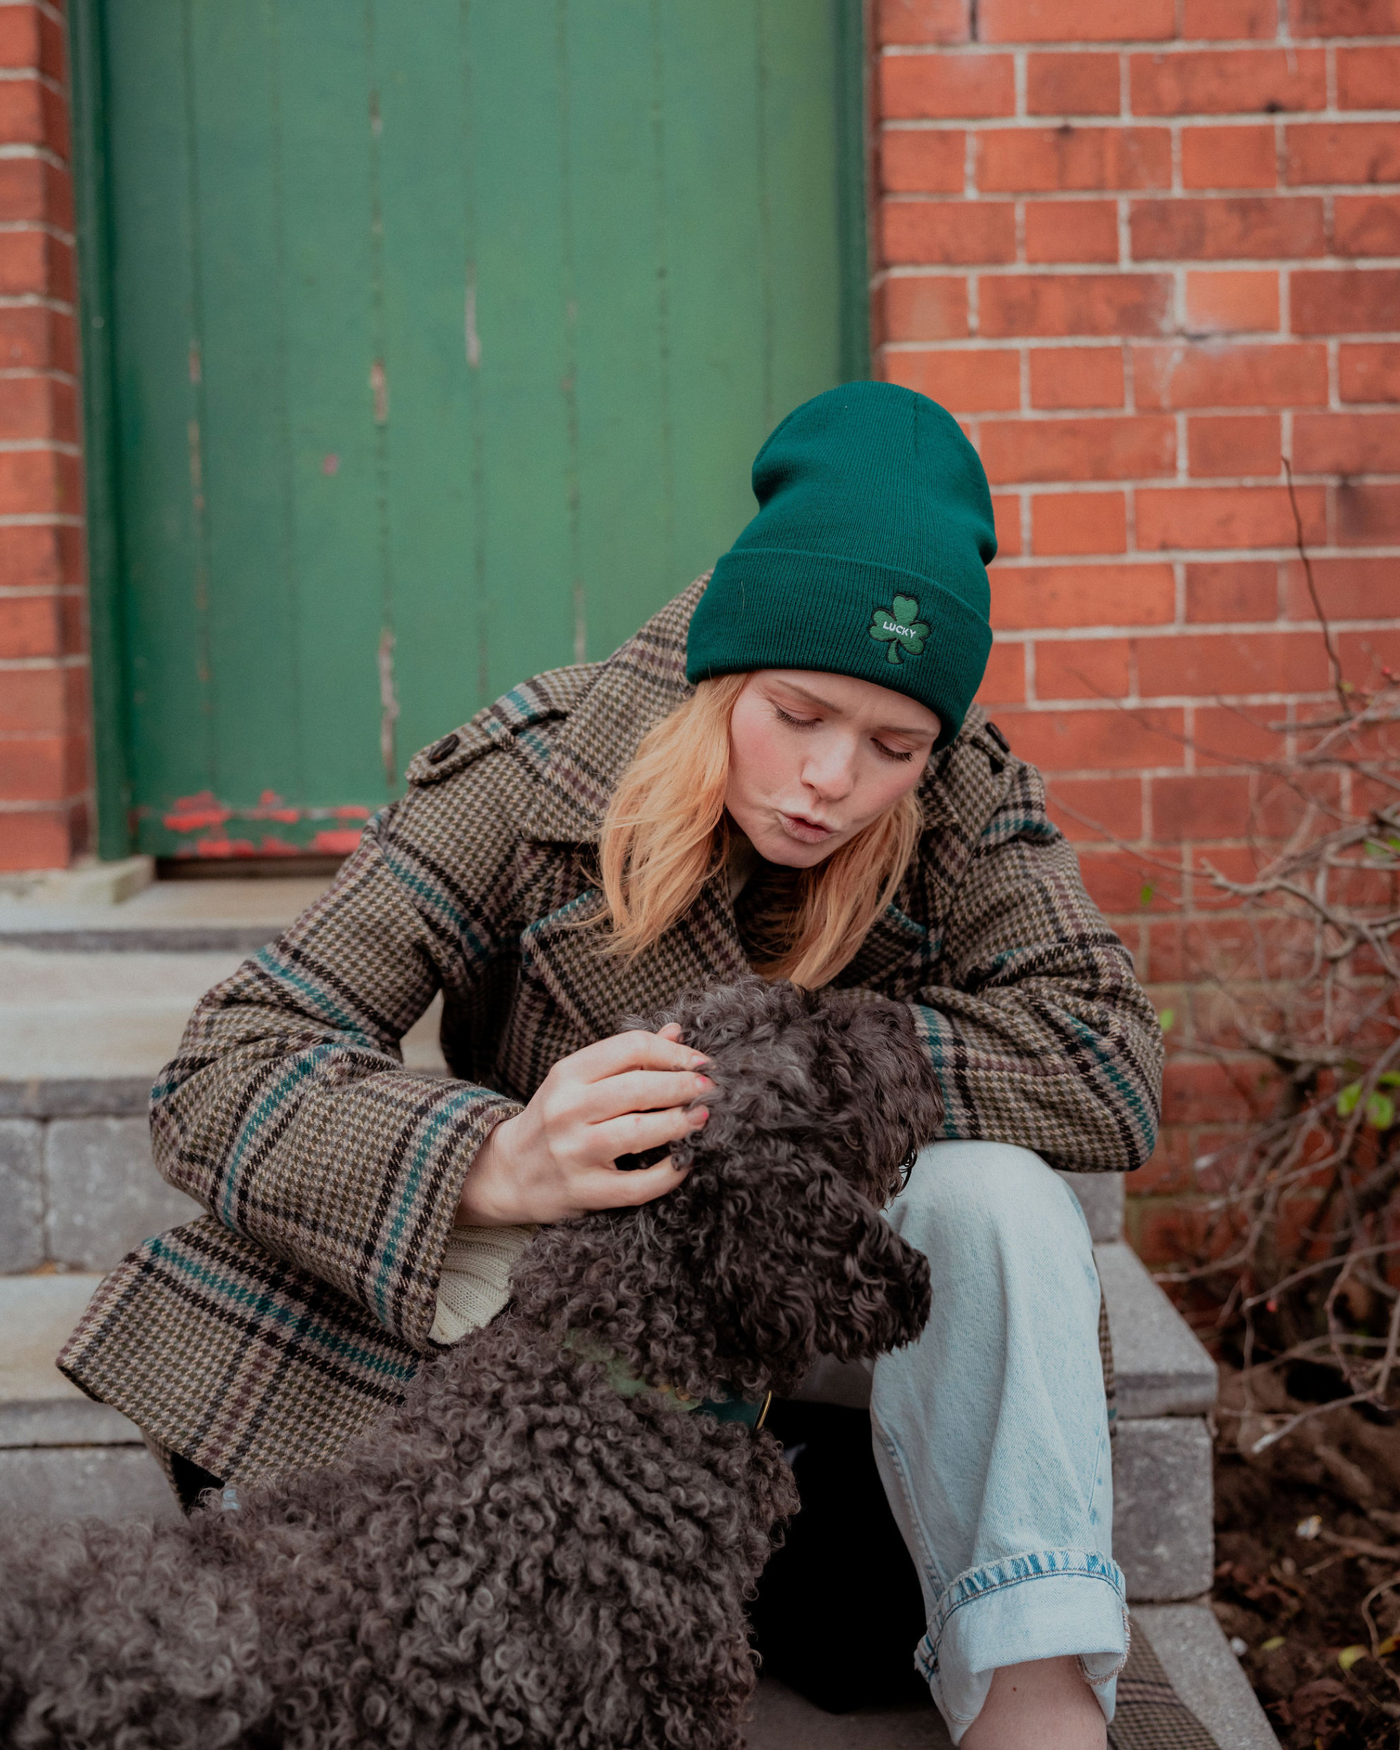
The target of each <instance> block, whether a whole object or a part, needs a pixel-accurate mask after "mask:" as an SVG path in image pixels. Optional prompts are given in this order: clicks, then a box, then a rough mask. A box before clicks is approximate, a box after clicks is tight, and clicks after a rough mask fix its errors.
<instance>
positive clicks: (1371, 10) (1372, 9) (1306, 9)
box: [1288, 0, 1400, 36]
mask: <svg viewBox="0 0 1400 1750" xmlns="http://www.w3.org/2000/svg"><path fill="white" fill-rule="evenodd" d="M1288 22H1289V25H1290V27H1291V29H1292V31H1293V34H1294V35H1295V36H1396V35H1400V0H1289V4H1288Z"/></svg>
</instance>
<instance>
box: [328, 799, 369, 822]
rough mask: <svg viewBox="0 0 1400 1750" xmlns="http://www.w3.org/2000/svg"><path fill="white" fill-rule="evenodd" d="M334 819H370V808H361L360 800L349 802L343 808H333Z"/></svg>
mask: <svg viewBox="0 0 1400 1750" xmlns="http://www.w3.org/2000/svg"><path fill="white" fill-rule="evenodd" d="M331 819H332V820H368V819H369V809H368V808H361V806H360V805H359V803H358V802H347V803H346V804H345V805H344V807H343V808H332V809H331Z"/></svg>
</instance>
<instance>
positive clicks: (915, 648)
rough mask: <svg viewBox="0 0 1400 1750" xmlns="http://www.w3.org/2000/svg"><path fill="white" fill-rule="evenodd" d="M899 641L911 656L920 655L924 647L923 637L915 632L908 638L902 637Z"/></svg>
mask: <svg viewBox="0 0 1400 1750" xmlns="http://www.w3.org/2000/svg"><path fill="white" fill-rule="evenodd" d="M899 642H900V643H901V644H902V645H903V646H904V648H905V649H906V650H907V651H908V652H909V654H910V656H918V655H919V653H920V651H922V649H923V647H924V641H923V639H922V638H920V637H918V636H917V635H915V634H914V633H911V634H910V635H909V637H907V638H901V639H900V641H899Z"/></svg>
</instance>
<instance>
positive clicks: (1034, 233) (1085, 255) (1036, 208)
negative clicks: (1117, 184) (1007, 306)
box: [1025, 201, 1118, 262]
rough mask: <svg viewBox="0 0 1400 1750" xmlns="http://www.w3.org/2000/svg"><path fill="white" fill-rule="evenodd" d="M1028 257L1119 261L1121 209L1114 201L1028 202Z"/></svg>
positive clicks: (1035, 258)
mask: <svg viewBox="0 0 1400 1750" xmlns="http://www.w3.org/2000/svg"><path fill="white" fill-rule="evenodd" d="M1025 241H1026V260H1027V261H1030V262H1037V261H1067V262H1080V261H1083V262H1089V261H1117V259H1118V209H1117V207H1116V206H1115V205H1114V203H1113V202H1112V201H1045V202H1035V203H1028V204H1027V206H1026V215H1025Z"/></svg>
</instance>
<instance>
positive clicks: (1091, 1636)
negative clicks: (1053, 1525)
mask: <svg viewBox="0 0 1400 1750" xmlns="http://www.w3.org/2000/svg"><path fill="white" fill-rule="evenodd" d="M1068 1655H1074V1656H1076V1657H1077V1658H1078V1659H1079V1663H1080V1669H1081V1670H1082V1671H1083V1673H1084V1676H1085V1678H1086V1680H1087V1681H1088V1683H1089V1684H1090V1686H1091V1687H1092V1689H1093V1691H1094V1694H1095V1695H1096V1696H1097V1697H1098V1701H1099V1706H1100V1707H1101V1708H1102V1709H1103V1715H1104V1719H1105V1720H1112V1718H1113V1703H1114V1694H1115V1691H1116V1689H1117V1680H1118V1673H1119V1672H1120V1671H1121V1670H1122V1669H1123V1662H1124V1660H1125V1659H1126V1658H1127V1656H1128V1605H1127V1587H1126V1585H1125V1583H1124V1580H1123V1570H1122V1569H1121V1568H1120V1567H1119V1566H1118V1564H1117V1562H1115V1561H1114V1560H1113V1559H1112V1557H1110V1556H1106V1555H1104V1554H1103V1553H1102V1551H1100V1550H1076V1549H1052V1550H1042V1551H1040V1552H1038V1553H1034V1554H1026V1555H1017V1556H1006V1557H1004V1558H1003V1559H1002V1560H1001V1561H999V1562H991V1563H988V1564H987V1565H986V1566H984V1567H980V1568H969V1569H968V1570H967V1572H966V1573H963V1574H959V1575H958V1577H957V1579H956V1580H954V1581H953V1582H952V1584H951V1585H950V1586H948V1587H947V1588H946V1590H945V1591H944V1593H943V1595H942V1596H941V1597H940V1598H939V1600H938V1603H937V1605H936V1606H935V1608H934V1611H933V1615H932V1617H931V1619H930V1621H929V1625H928V1633H927V1634H926V1635H925V1636H924V1638H923V1640H922V1641H920V1643H919V1646H918V1648H917V1650H916V1652H915V1655H914V1658H915V1662H916V1664H917V1665H918V1668H919V1670H920V1671H921V1672H922V1673H923V1675H924V1676H925V1677H926V1678H927V1679H928V1685H929V1689H930V1690H931V1691H932V1693H933V1699H934V1700H935V1701H936V1702H937V1704H938V1708H939V1712H940V1713H941V1714H942V1715H943V1718H944V1720H945V1721H946V1722H947V1726H948V1731H949V1734H950V1735H951V1737H952V1740H953V1742H954V1743H955V1744H957V1743H958V1742H960V1740H961V1738H962V1735H963V1733H964V1732H965V1731H966V1730H967V1728H968V1727H969V1726H970V1725H971V1724H972V1722H973V1721H974V1720H975V1719H976V1718H977V1716H978V1714H979V1713H981V1711H982V1704H983V1703H984V1702H985V1701H986V1699H987V1692H988V1690H989V1689H990V1688H991V1686H992V1674H993V1672H994V1671H996V1670H997V1669H999V1667H1001V1666H1003V1665H1021V1664H1024V1663H1026V1662H1027V1661H1028V1660H1030V1659H1058V1658H1064V1657H1066V1656H1068Z"/></svg>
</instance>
